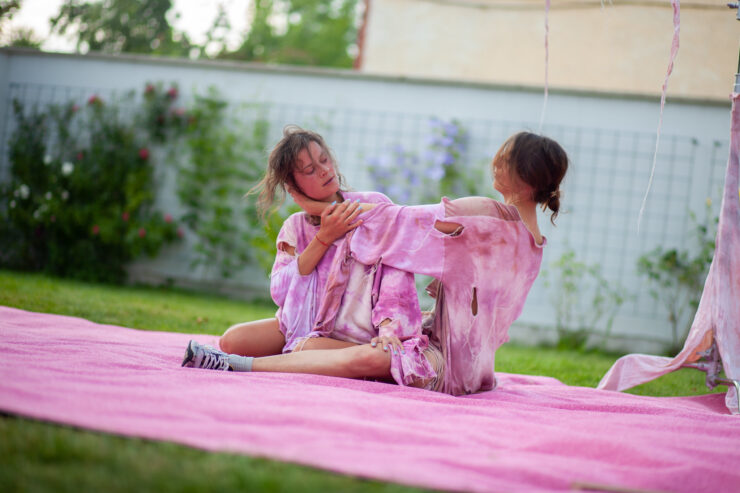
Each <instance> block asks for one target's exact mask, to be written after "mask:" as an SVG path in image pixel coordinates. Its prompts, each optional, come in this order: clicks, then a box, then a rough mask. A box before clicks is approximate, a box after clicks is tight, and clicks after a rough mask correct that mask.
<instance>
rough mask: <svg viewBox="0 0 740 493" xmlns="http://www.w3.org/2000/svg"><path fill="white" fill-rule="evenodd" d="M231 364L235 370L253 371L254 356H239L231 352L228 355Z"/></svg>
mask: <svg viewBox="0 0 740 493" xmlns="http://www.w3.org/2000/svg"><path fill="white" fill-rule="evenodd" d="M228 361H229V366H230V367H231V369H232V370H233V371H252V362H253V361H254V358H251V357H249V356H239V355H238V354H230V355H229V357H228Z"/></svg>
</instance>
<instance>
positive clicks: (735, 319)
mask: <svg viewBox="0 0 740 493" xmlns="http://www.w3.org/2000/svg"><path fill="white" fill-rule="evenodd" d="M728 5H729V6H730V7H732V8H736V9H737V8H738V4H728ZM737 19H738V20H740V10H738V13H737ZM738 55H739V58H738V70H737V73H736V74H735V81H734V87H733V93H732V96H731V99H732V111H731V127H730V155H729V158H728V161H727V171H726V173H725V185H724V192H723V195H722V206H721V208H720V215H719V225H718V228H717V238H716V245H715V250H714V258H713V259H712V264H711V265H710V267H709V274H708V275H707V280H706V282H705V284H704V291H703V292H702V296H701V301H700V302H699V308H698V309H697V311H696V315H695V316H694V321H693V323H692V325H691V330H690V331H689V335H688V337H687V338H686V343H685V344H684V347H683V349H682V350H681V352H680V353H679V354H678V355H677V356H676V357H675V358H666V357H661V356H649V355H645V354H628V355H627V356H623V357H622V358H619V359H618V360H617V361H616V362H615V363H614V365H613V366H612V367H611V368H610V369H609V371H608V372H607V373H606V375H604V377H603V378H602V379H601V382H599V385H598V388H599V389H606V390H625V389H628V388H631V387H634V386H635V385H639V384H641V383H645V382H648V381H650V380H653V379H655V378H657V377H659V376H661V375H665V374H667V373H670V372H672V371H674V370H678V369H679V368H682V367H690V368H697V369H699V370H702V371H705V372H706V373H707V378H706V383H707V386H709V387H710V388H713V387H715V386H716V385H727V386H728V387H729V389H728V391H727V395H726V397H725V404H726V405H727V408H728V409H729V410H730V412H731V413H732V414H740V303H739V302H738V300H740V53H739V54H738ZM723 369H724V373H725V378H720V377H719V373H720V371H721V370H723Z"/></svg>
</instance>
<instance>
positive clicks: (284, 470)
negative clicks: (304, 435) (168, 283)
mask: <svg viewBox="0 0 740 493" xmlns="http://www.w3.org/2000/svg"><path fill="white" fill-rule="evenodd" d="M0 305H5V306H12V307H17V308H22V309H24V310H31V311H37V312H47V313H58V314H64V315H73V316H77V317H83V318H86V319H88V320H92V321H94V322H100V323H110V324H116V325H123V326H126V327H134V328H138V329H145V330H171V331H179V332H200V333H210V334H220V333H222V332H223V331H224V330H225V329H226V328H227V327H228V326H229V325H231V324H233V323H235V322H238V321H244V320H250V319H256V318H264V317H269V316H272V315H273V314H274V311H275V308H274V306H272V305H270V304H269V303H266V302H262V303H245V302H240V301H234V300H228V299H223V298H218V297H214V296H209V295H204V294H196V293H188V292H183V291H175V290H169V289H157V288H144V287H116V286H104V285H94V284H87V283H80V282H74V281H68V280H59V279H53V278H49V277H45V276H41V275H35V274H34V275H32V274H19V273H13V272H7V271H0ZM614 359H615V356H614V355H606V354H602V353H595V352H590V353H580V352H576V351H557V350H555V349H551V348H528V347H521V346H513V345H505V346H503V347H502V348H501V349H500V350H499V351H498V352H497V354H496V368H497V369H498V370H499V371H504V372H510V373H524V374H533V375H548V376H552V377H555V378H558V379H560V380H561V381H563V382H565V383H567V384H570V385H583V386H592V387H593V386H595V385H596V384H597V383H598V381H599V379H600V378H601V376H602V375H603V374H604V373H605V372H606V370H607V369H608V368H609V367H610V366H611V364H612V363H613V362H614ZM703 380H704V374H703V373H700V372H697V371H695V370H681V371H679V372H675V373H673V374H670V375H667V376H665V377H662V378H660V379H658V380H655V381H653V382H650V383H648V384H645V385H642V386H640V387H637V388H636V389H633V390H632V392H633V393H636V394H644V395H660V396H670V395H687V394H703V393H706V392H707V390H706V388H705V387H704V383H703ZM718 390H722V391H723V390H724V389H723V388H720V389H718ZM0 437H2V439H1V440H0V491H2V492H13V491H54V492H57V491H70V492H77V491H105V492H106V493H108V492H116V491H158V492H159V491H199V492H200V491H219V492H220V491H224V492H232V491H233V492H235V491H296V490H300V491H326V490H334V491H363V492H365V491H411V490H413V489H412V488H407V487H403V486H398V485H394V484H387V483H381V482H376V481H365V480H361V479H356V478H350V477H345V476H340V475H336V474H331V473H327V472H324V471H318V470H314V469H310V468H306V467H301V466H296V465H292V464H285V463H281V462H277V461H271V460H265V459H255V458H251V457H245V456H240V455H234V454H223V453H209V452H203V451H200V450H195V449H191V448H188V447H184V446H180V445H175V444H171V443H162V442H153V441H148V440H141V439H136V438H123V437H118V436H113V435H107V434H103V433H96V432H90V431H83V430H78V429H73V428H69V427H64V426H57V425H52V424H47V423H42V422H37V421H33V420H28V419H23V418H18V417H14V416H7V415H0Z"/></svg>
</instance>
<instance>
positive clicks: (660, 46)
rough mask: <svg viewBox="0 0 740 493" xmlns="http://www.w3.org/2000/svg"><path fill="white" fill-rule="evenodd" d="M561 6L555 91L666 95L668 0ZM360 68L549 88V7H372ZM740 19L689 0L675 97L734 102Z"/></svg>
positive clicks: (507, 0) (710, 2)
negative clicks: (731, 97) (730, 98)
mask: <svg viewBox="0 0 740 493" xmlns="http://www.w3.org/2000/svg"><path fill="white" fill-rule="evenodd" d="M601 3H602V2H601V1H600V0H582V1H579V0H552V6H551V9H550V14H549V25H550V38H549V48H550V50H549V51H550V59H549V60H550V61H549V81H550V87H553V88H566V89H577V90H596V91H608V92H619V93H629V94H646V95H655V94H659V93H660V90H661V87H662V84H663V80H664V78H665V73H666V69H667V67H668V61H669V55H670V48H671V41H672V37H673V10H672V8H671V4H670V1H669V0H662V1H661V0H658V1H620V0H614V1H613V2H612V3H610V2H609V1H608V0H604V4H605V6H604V7H603V8H602V6H601ZM367 4H368V6H369V11H368V15H367V19H366V26H365V39H364V41H363V43H362V58H361V66H360V68H361V70H362V71H364V72H367V73H375V74H388V75H404V76H415V77H432V78H442V79H454V80H466V81H476V82H488V83H502V84H514V85H527V86H542V85H543V84H544V75H545V74H544V72H545V69H544V66H545V64H544V60H545V49H544V39H545V13H544V4H545V2H544V0H368V2H367ZM739 40H740V21H738V20H736V18H735V12H734V11H731V10H730V9H729V8H727V6H726V4H725V3H724V2H722V1H717V0H693V1H683V2H681V27H680V49H679V51H678V57H677V59H676V63H675V67H674V72H673V75H672V76H671V79H670V81H669V85H668V94H669V96H682V97H688V98H698V99H713V100H714V99H719V100H725V101H726V100H727V96H728V94H729V93H730V92H731V88H732V81H733V75H734V74H735V72H736V69H737V66H738V47H739Z"/></svg>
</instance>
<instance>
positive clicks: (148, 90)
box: [144, 84, 155, 94]
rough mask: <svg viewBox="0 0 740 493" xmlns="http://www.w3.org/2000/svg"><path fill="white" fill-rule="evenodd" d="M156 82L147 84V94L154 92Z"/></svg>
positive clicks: (145, 91)
mask: <svg viewBox="0 0 740 493" xmlns="http://www.w3.org/2000/svg"><path fill="white" fill-rule="evenodd" d="M154 89H155V88H154V84H147V85H146V88H145V89H144V93H145V94H151V93H153V92H154Z"/></svg>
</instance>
